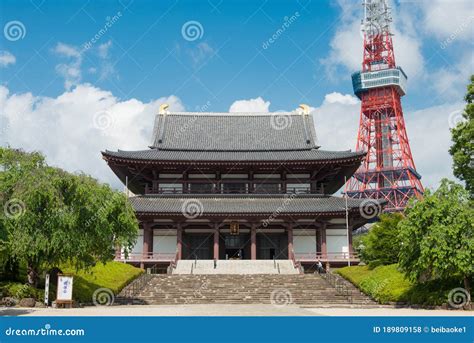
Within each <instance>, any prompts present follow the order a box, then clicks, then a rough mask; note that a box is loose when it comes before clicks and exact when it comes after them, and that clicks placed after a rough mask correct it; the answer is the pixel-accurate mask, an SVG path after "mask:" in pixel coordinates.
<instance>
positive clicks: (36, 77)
mask: <svg viewBox="0 0 474 343" xmlns="http://www.w3.org/2000/svg"><path fill="white" fill-rule="evenodd" d="M473 6H474V5H473V4H471V2H469V1H462V0H461V1H455V2H447V1H444V0H434V1H410V0H400V1H396V2H394V3H392V7H393V17H394V22H393V31H394V33H395V35H394V38H393V39H394V42H395V49H396V51H395V54H396V58H397V62H398V64H399V65H401V66H402V67H403V68H404V69H405V71H406V72H407V74H408V78H409V93H408V95H407V96H406V97H405V98H404V99H403V105H404V110H405V116H406V118H407V126H408V133H409V136H410V138H411V140H413V142H412V145H414V147H413V150H414V155H415V162H416V163H417V164H419V165H420V168H419V169H421V171H420V172H421V173H422V174H426V175H428V176H427V182H428V184H429V185H430V186H435V185H436V184H437V182H438V181H439V179H440V178H441V177H442V176H443V175H444V176H450V175H451V174H450V164H451V162H450V160H449V156H448V155H447V154H446V151H447V149H448V148H449V125H451V124H450V121H451V122H452V121H453V120H456V118H457V117H458V115H457V114H452V113H453V112H455V111H459V110H460V109H461V108H462V98H463V95H464V92H465V85H466V84H467V81H468V77H469V75H470V74H471V73H473V70H474V66H473V49H472V48H473V46H472V44H473V43H472V42H473V41H474V40H473V38H474V37H473V21H474V20H473V18H474V8H473ZM361 9H362V6H361V5H360V1H358V0H357V1H342V0H341V1H323V0H318V1H316V0H313V1H310V0H299V1H283V0H275V1H221V0H212V1H206V0H204V1H190V0H188V1H185V0H179V1H145V0H142V1H138V0H134V1H133V0H121V1H63V2H59V1H49V0H31V1H18V0H15V1H13V0H11V1H6V0H1V1H0V24H1V26H2V27H3V28H4V30H3V31H4V32H3V35H2V36H1V38H0V83H1V87H3V96H0V99H1V100H0V104H1V105H2V113H1V118H2V124H3V125H4V127H6V129H4V130H2V135H3V136H4V137H3V138H2V139H1V142H2V144H7V143H8V144H11V145H18V146H20V147H22V148H25V149H32V148H33V149H34V148H39V149H41V150H43V151H44V152H45V153H46V154H47V155H48V157H49V158H50V160H51V162H52V163H55V164H58V165H63V166H64V167H65V168H66V169H71V170H77V169H78V168H84V169H85V171H87V172H89V173H91V174H93V175H96V176H97V177H99V178H101V179H104V180H106V181H110V182H113V180H114V179H113V178H112V176H111V175H110V174H109V172H108V171H107V170H106V168H104V166H102V165H99V163H102V164H103V162H102V161H100V157H99V156H96V155H94V154H96V153H97V151H100V150H104V149H106V148H109V149H117V148H127V147H130V148H143V147H144V146H142V147H140V146H139V145H141V144H144V142H145V141H147V140H148V139H149V137H145V136H146V135H147V134H148V133H149V132H148V131H149V126H151V125H152V117H151V115H149V116H145V115H144V114H143V113H148V112H147V111H153V108H154V109H156V103H155V102H156V101H157V100H159V99H162V98H166V99H168V100H169V101H170V102H171V103H172V105H173V103H174V102H176V104H175V105H174V106H175V108H176V109H184V110H188V111H192V110H196V109H199V108H202V107H203V106H205V108H206V109H207V110H209V111H216V112H218V111H228V110H229V108H231V106H233V104H234V108H237V109H238V110H260V109H261V110H262V111H268V110H270V111H278V110H292V109H295V108H296V107H297V106H298V104H300V103H307V104H310V105H311V106H312V107H314V109H315V117H316V129H317V132H318V135H319V137H320V139H321V140H324V141H322V142H321V145H322V146H323V147H325V146H327V147H329V148H333V149H347V148H354V144H355V143H354V142H355V136H356V133H357V121H358V116H359V113H358V108H359V104H358V102H357V100H356V99H355V98H353V97H352V96H351V94H352V87H351V82H350V75H351V73H352V72H354V71H356V70H357V69H358V68H359V65H360V62H361V57H362V56H361V49H362V40H361V36H360V32H359V23H360V19H361V18H362V11H361ZM114 16H115V19H113V18H114ZM112 21H113V23H112V24H111V25H109V27H108V28H107V31H106V32H105V33H104V34H100V30H101V29H103V28H104V27H105V25H106V23H107V22H109V24H110V23H111V22H112ZM12 22H13V23H17V22H19V23H20V24H21V25H20V27H19V29H20V37H14V36H9V35H10V34H14V32H13V33H12V32H10V33H8V32H7V31H6V29H7V28H8V24H10V26H11V25H13V24H11V23H12ZM285 23H286V26H285ZM187 25H191V27H192V26H193V25H194V27H196V28H197V30H198V34H197V36H196V37H194V36H187V35H186V34H183V30H184V28H185V27H186V26H187ZM283 27H284V28H285V29H284V31H283V32H280V33H278V32H279V31H278V30H279V29H282V28H283ZM190 32H191V34H192V30H191V31H190ZM97 34H100V37H99V39H97V41H96V42H95V43H91V44H90V47H89V48H87V49H84V45H85V44H86V43H87V42H90V40H91V38H92V37H94V36H95V35H97ZM272 36H273V37H276V38H275V39H274V40H273V42H270V41H269V40H270V38H272ZM17 38H18V39H17ZM195 38H196V39H195ZM397 48H398V50H397ZM169 97H172V98H169ZM91 98H93V99H94V100H93V101H92V100H91V101H92V102H89V100H90V99H91ZM259 98H261V99H259ZM64 99H66V100H64ZM238 100H245V101H243V102H240V103H235V101H238ZM64 101H66V103H67V105H65V104H64ZM94 101H95V102H94ZM20 102H21V103H22V104H21V105H19V103H20ZM96 105H97V108H96V107H94V106H96ZM18 106H20V107H21V108H22V109H21V110H18ZM48 106H50V107H48ZM67 106H71V107H70V108H68V110H69V112H68V111H67V110H66V108H67ZM107 106H108V107H107ZM88 108H94V110H93V111H92V112H94V113H97V111H107V113H109V114H110V116H111V118H112V121H113V122H114V125H113V127H111V128H108V129H109V130H108V132H106V133H104V132H96V131H93V129H94V127H92V128H91V125H89V124H90V120H91V118H90V117H87V115H86V114H84V113H83V112H84V111H87V109H88ZM81 111H82V112H81ZM19 112H20V113H23V115H24V116H23V119H24V118H30V119H29V121H30V122H31V123H30V124H28V125H31V130H32V132H35V131H36V132H37V131H38V127H43V130H44V131H47V132H48V135H46V134H44V135H40V136H41V137H38V135H36V136H37V137H35V138H34V139H33V138H32V134H26V132H28V128H23V131H24V132H25V133H19V132H17V131H18V130H19V128H17V125H19V122H20V120H19V118H18V115H19V114H18V113H19ZM63 112H64V113H63ZM155 112H156V111H155ZM71 113H76V114H74V116H75V117H73V114H71ZM94 113H93V114H94ZM128 113H131V114H128ZM78 116H79V117H81V116H82V117H81V118H82V121H80V122H78V121H77V117H78ZM127 116H129V117H127ZM338 118H341V119H340V120H338ZM453 118H454V119H453ZM93 119H94V118H92V120H93ZM132 119H133V120H132ZM137 120H140V121H143V122H141V123H138V124H137V125H138V126H139V127H140V129H139V130H138V131H137V132H134V133H129V134H128V142H126V141H125V140H127V138H124V137H125V136H127V135H124V132H126V130H127V128H126V126H127V125H130V123H132V122H133V121H137ZM50 121H53V122H55V123H56V124H55V125H53V124H50V123H49V122H50ZM83 123H87V125H86V124H83ZM23 125H25V123H24V121H23ZM83 125H84V127H82V126H83ZM86 126H87V128H86ZM96 126H97V125H96ZM18 127H19V126H18ZM67 128H77V130H79V131H81V135H78V139H81V138H80V137H83V138H82V139H87V137H93V139H94V141H96V142H97V144H96V145H89V144H85V145H86V146H89V149H90V151H87V152H81V151H79V150H78V151H77V153H78V154H81V158H79V162H78V161H70V160H69V159H66V158H65V157H64V156H68V154H67V153H66V152H65V151H59V150H60V148H58V146H57V145H58V144H63V145H64V144H65V146H64V147H62V149H64V150H67V149H73V147H76V146H77V144H80V145H81V144H83V142H81V141H78V142H76V141H74V140H72V138H71V137H68V135H67V134H64V131H65V130H66V129H67ZM95 129H97V127H96V128H95ZM336 129H337V130H338V134H339V135H340V137H341V139H338V138H337V137H339V136H337V134H335V133H334V132H333V130H336ZM91 130H92V131H91ZM22 135H23V136H24V138H21V137H19V136H22ZM33 135H34V134H33ZM440 135H441V137H443V139H441V141H439V140H440V138H439V137H440ZM433 136H434V139H433V138H432V137H433ZM143 137H145V138H143ZM335 137H336V138H335ZM436 137H438V138H436ZM55 144H56V146H54V145H55ZM425 144H427V145H432V146H433V147H432V148H433V151H431V150H429V149H428V150H426V149H427V148H426V147H424V145H425ZM434 148H436V149H438V150H440V149H442V150H443V151H444V153H443V155H442V156H443V159H442V161H443V165H444V167H443V169H442V170H440V168H439V166H438V165H437V162H439V160H438V161H436V160H435V159H436V158H439V156H438V157H436V150H435V149H434ZM417 154H418V156H416V155H417ZM91 160H92V161H93V162H89V161H91ZM418 160H420V162H419V163H418ZM81 164H82V166H81ZM446 166H447V167H446Z"/></svg>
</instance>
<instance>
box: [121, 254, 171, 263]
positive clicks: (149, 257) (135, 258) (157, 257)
mask: <svg viewBox="0 0 474 343" xmlns="http://www.w3.org/2000/svg"><path fill="white" fill-rule="evenodd" d="M115 260H116V261H120V262H170V261H174V260H175V253H153V252H150V253H130V254H128V255H127V256H126V255H125V254H124V253H122V254H120V255H116V256H115Z"/></svg>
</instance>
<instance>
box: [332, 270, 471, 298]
mask: <svg viewBox="0 0 474 343" xmlns="http://www.w3.org/2000/svg"><path fill="white" fill-rule="evenodd" d="M336 273H338V274H339V275H341V276H343V277H344V278H346V279H347V280H349V281H350V282H351V283H353V284H354V285H355V286H357V287H358V288H359V289H360V290H361V291H362V292H364V293H366V294H368V295H369V296H371V297H372V298H374V299H375V300H377V301H378V302H380V303H382V304H384V303H388V302H403V303H409V304H412V305H441V304H443V303H446V301H447V299H448V293H449V291H450V290H452V289H453V288H456V287H461V286H462V285H461V284H460V283H458V282H457V281H452V280H451V281H445V280H434V281H429V282H425V283H420V284H414V283H412V282H410V281H409V280H408V279H406V278H405V276H404V274H402V273H401V272H400V271H399V270H398V264H390V265H387V266H379V267H375V268H373V269H371V268H369V267H368V266H354V267H344V268H340V269H338V270H337V271H336Z"/></svg>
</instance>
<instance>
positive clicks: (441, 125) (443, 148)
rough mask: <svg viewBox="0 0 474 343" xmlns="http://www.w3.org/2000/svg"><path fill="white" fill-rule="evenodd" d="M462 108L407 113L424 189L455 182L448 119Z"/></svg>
mask: <svg viewBox="0 0 474 343" xmlns="http://www.w3.org/2000/svg"><path fill="white" fill-rule="evenodd" d="M464 106H465V104H464V103H462V102H456V103H451V104H444V105H440V106H434V107H429V108H425V109H421V110H417V111H413V112H408V113H406V116H405V120H406V126H407V133H408V138H409V139H410V146H411V150H412V154H413V159H414V161H415V165H416V168H417V170H418V172H419V173H420V174H421V176H422V179H421V181H422V183H423V185H424V186H425V187H431V188H436V187H438V183H439V181H440V180H441V179H442V178H444V177H448V178H450V179H454V176H453V174H452V158H451V155H449V152H448V150H449V147H450V146H451V144H452V142H451V132H450V131H449V115H450V113H452V112H454V111H458V110H462V109H463V108H464Z"/></svg>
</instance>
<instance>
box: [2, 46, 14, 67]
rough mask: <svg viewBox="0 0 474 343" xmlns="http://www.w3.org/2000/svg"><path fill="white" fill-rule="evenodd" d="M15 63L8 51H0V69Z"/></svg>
mask: <svg viewBox="0 0 474 343" xmlns="http://www.w3.org/2000/svg"><path fill="white" fill-rule="evenodd" d="M15 63H16V57H15V56H14V55H13V54H12V53H11V52H9V51H5V50H3V51H0V67H2V68H3V67H7V66H9V65H10V64H15Z"/></svg>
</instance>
